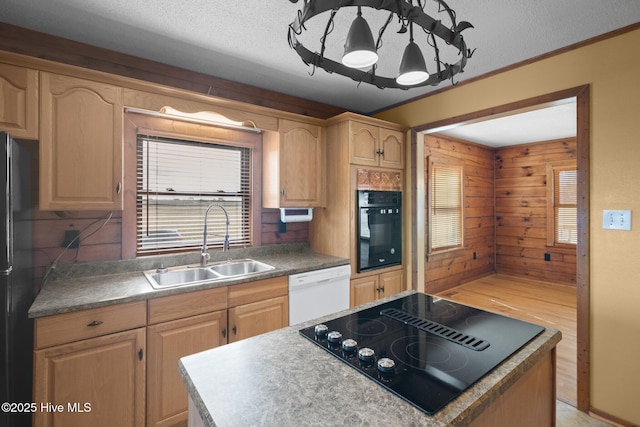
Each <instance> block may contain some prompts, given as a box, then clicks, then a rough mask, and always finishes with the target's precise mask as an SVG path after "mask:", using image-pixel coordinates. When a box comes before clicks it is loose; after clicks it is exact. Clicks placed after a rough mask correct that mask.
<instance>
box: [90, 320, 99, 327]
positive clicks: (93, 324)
mask: <svg viewBox="0 0 640 427" xmlns="http://www.w3.org/2000/svg"><path fill="white" fill-rule="evenodd" d="M100 325H102V320H94V321H93V322H91V323H89V324H87V326H100Z"/></svg>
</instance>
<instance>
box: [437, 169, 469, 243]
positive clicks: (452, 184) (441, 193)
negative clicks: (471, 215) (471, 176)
mask: <svg viewBox="0 0 640 427" xmlns="http://www.w3.org/2000/svg"><path fill="white" fill-rule="evenodd" d="M430 220H431V229H430V231H431V233H430V249H431V251H435V250H442V249H450V248H454V247H457V246H460V245H461V244H462V167H461V166H451V165H439V164H435V163H434V164H432V168H431V218H430Z"/></svg>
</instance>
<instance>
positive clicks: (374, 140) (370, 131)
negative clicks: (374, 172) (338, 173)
mask: <svg viewBox="0 0 640 427" xmlns="http://www.w3.org/2000/svg"><path fill="white" fill-rule="evenodd" d="M378 137H379V135H378V127H377V126H373V125H367V124H364V123H359V122H355V121H352V122H350V123H349V139H350V140H349V157H350V158H349V163H352V164H354V165H365V166H378V162H379V160H378V157H379V154H378V153H379V147H378V145H379V141H378Z"/></svg>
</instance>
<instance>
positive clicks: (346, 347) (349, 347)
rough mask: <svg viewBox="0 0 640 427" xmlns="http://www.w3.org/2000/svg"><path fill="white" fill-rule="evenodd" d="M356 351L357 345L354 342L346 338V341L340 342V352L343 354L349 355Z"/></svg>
mask: <svg viewBox="0 0 640 427" xmlns="http://www.w3.org/2000/svg"><path fill="white" fill-rule="evenodd" d="M357 349H358V343H357V342H356V340H353V339H351V338H347V339H346V340H344V341H342V350H343V351H344V352H345V353H349V354H351V353H355V352H356V350H357Z"/></svg>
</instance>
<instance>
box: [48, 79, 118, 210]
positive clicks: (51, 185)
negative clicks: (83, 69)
mask: <svg viewBox="0 0 640 427" xmlns="http://www.w3.org/2000/svg"><path fill="white" fill-rule="evenodd" d="M40 101H41V104H40V209H42V210H122V168H123V160H122V117H123V108H122V88H120V87H117V86H113V85H109V84H105V83H100V82H97V81H91V80H84V79H80V78H75V77H69V76H63V75H58V74H51V73H46V72H41V73H40Z"/></svg>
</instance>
